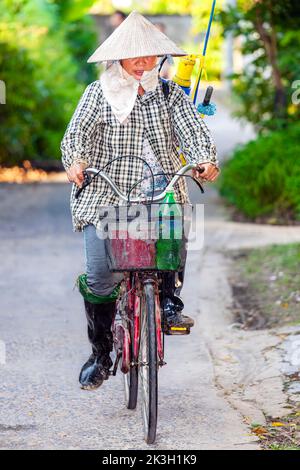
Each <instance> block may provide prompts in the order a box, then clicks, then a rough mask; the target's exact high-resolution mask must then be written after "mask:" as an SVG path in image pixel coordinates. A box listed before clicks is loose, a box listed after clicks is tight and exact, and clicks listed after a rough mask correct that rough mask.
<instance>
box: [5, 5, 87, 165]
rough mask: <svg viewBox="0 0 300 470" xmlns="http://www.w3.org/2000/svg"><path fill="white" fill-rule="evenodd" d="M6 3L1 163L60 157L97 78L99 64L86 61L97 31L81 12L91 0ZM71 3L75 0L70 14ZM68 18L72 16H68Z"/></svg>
mask: <svg viewBox="0 0 300 470" xmlns="http://www.w3.org/2000/svg"><path fill="white" fill-rule="evenodd" d="M3 2H4V6H5V8H4V9H3V10H2V11H1V16H0V79H1V80H4V81H5V83H6V105H1V106H0V125H1V133H0V164H14V163H21V162H22V161H23V160H24V159H30V160H31V159H32V160H33V159H34V160H42V159H47V160H48V159H51V158H57V159H58V158H60V141H61V138H62V135H63V133H64V131H65V128H66V125H67V123H68V121H69V119H70V117H71V115H72V113H73V111H74V108H75V106H76V104H77V102H78V99H79V98H80V96H81V94H82V92H83V90H84V87H85V85H86V84H87V83H89V82H91V81H93V80H95V78H96V68H95V67H93V66H87V65H86V59H87V57H88V55H89V54H90V53H91V52H92V51H93V49H94V47H95V44H96V35H95V32H94V30H93V25H92V22H91V19H90V18H80V17H79V11H80V12H82V10H81V9H82V8H83V3H86V4H88V3H90V2H83V1H81V2H59V1H50V0H39V1H34V0H15V1H14V2H12V1H9V0H3ZM67 3H69V4H70V5H71V4H72V3H73V6H72V9H70V15H69V13H68V10H67V8H66V6H67ZM62 5H63V8H62ZM75 6H77V7H78V8H79V7H80V9H79V10H78V9H77V10H76V8H75ZM71 11H72V15H71ZM75 13H76V14H75ZM69 17H70V18H72V21H69V22H66V21H64V19H65V18H69ZM73 18H76V20H73Z"/></svg>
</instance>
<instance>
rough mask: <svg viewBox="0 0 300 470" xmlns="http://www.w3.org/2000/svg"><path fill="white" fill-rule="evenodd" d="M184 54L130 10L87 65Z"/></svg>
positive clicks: (153, 26) (162, 34)
mask: <svg viewBox="0 0 300 470" xmlns="http://www.w3.org/2000/svg"><path fill="white" fill-rule="evenodd" d="M167 54H168V55H172V56H184V55H187V54H186V52H184V51H183V50H182V49H180V48H179V47H177V46H176V44H175V43H174V42H173V41H171V39H169V38H168V37H167V36H166V35H165V34H164V33H162V32H161V31H159V29H158V28H157V27H156V26H155V25H154V24H152V23H151V22H150V21H149V20H147V19H146V18H145V17H144V16H142V15H141V14H140V13H138V12H137V11H133V12H131V13H130V15H129V16H128V17H127V18H126V20H124V21H123V22H122V23H121V24H120V26H118V27H117V28H116V29H115V31H114V32H113V33H112V34H111V35H110V36H109V37H108V38H107V39H106V40H105V41H104V42H103V43H102V44H101V46H100V47H98V49H96V51H95V52H94V53H93V54H92V55H91V57H90V58H89V59H88V62H104V61H110V60H121V59H131V58H134V57H145V56H164V55H167Z"/></svg>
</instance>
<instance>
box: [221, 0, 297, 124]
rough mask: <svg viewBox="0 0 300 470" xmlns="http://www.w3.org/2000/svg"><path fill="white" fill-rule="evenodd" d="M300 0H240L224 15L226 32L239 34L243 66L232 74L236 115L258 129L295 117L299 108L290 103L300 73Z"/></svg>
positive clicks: (223, 20)
mask: <svg viewBox="0 0 300 470" xmlns="http://www.w3.org/2000/svg"><path fill="white" fill-rule="evenodd" d="M299 13H300V12H299V2H296V1H295V0H284V1H279V2H276V3H274V2H273V1H271V0H260V1H254V0H251V1H244V0H240V1H239V2H238V6H237V7H235V8H234V7H231V8H227V9H226V10H225V11H223V12H222V13H221V15H220V19H221V21H222V23H223V26H224V30H225V33H226V32H228V31H231V32H232V33H233V34H234V36H236V37H239V38H240V43H241V51H242V54H243V56H244V58H245V64H244V67H243V70H242V71H241V72H240V73H236V74H235V75H233V77H232V78H233V80H234V88H233V91H234V93H235V96H236V98H237V100H238V107H237V111H236V115H237V116H239V117H245V118H247V119H248V120H249V121H250V122H252V123H253V124H254V125H255V126H256V128H257V130H258V131H264V130H276V129H283V128H285V127H287V126H288V125H289V124H290V123H292V122H297V121H298V120H299V117H300V107H299V106H298V105H295V104H293V103H292V93H293V91H294V90H293V88H292V85H293V82H294V81H296V80H297V79H299V77H300V31H299V23H300V21H299V18H300V15H299Z"/></svg>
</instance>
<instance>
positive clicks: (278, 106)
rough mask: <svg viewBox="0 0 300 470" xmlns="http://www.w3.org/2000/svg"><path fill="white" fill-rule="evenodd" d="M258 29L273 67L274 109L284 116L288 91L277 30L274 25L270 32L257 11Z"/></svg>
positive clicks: (276, 113)
mask: <svg viewBox="0 0 300 470" xmlns="http://www.w3.org/2000/svg"><path fill="white" fill-rule="evenodd" d="M255 26H256V30H257V32H258V34H259V36H260V39H261V40H262V42H263V45H264V48H265V51H266V54H267V57H268V59H269V62H270V65H271V67H272V78H273V83H274V87H275V99H274V110H275V115H276V116H277V117H284V116H285V114H286V93H285V89H284V86H283V82H282V77H281V72H280V69H279V66H278V62H277V58H278V48H277V37H276V31H275V29H274V27H273V26H272V25H270V27H271V32H270V33H269V32H268V31H267V30H266V28H265V26H264V23H263V18H262V16H261V14H260V12H259V11H258V12H257V18H256V22H255Z"/></svg>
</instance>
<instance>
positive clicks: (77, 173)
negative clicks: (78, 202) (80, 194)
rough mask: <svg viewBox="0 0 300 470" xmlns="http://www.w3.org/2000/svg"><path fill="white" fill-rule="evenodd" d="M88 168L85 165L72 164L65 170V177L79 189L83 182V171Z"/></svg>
mask: <svg viewBox="0 0 300 470" xmlns="http://www.w3.org/2000/svg"><path fill="white" fill-rule="evenodd" d="M87 167H88V165H87V164H86V163H74V164H73V165H72V166H70V168H69V169H68V170H67V176H68V179H69V181H70V182H71V183H75V184H77V186H78V187H79V188H81V186H82V183H83V182H84V174H83V171H84V170H85V169H86V168H87Z"/></svg>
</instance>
